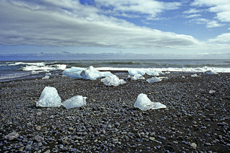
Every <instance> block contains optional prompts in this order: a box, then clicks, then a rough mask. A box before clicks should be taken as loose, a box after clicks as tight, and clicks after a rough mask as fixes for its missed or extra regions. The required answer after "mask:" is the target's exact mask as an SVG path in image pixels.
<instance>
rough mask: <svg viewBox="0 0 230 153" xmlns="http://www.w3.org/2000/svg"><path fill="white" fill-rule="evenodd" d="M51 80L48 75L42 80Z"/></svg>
mask: <svg viewBox="0 0 230 153" xmlns="http://www.w3.org/2000/svg"><path fill="white" fill-rule="evenodd" d="M49 78H50V76H48V75H46V76H44V77H43V78H42V79H43V80H46V79H49Z"/></svg>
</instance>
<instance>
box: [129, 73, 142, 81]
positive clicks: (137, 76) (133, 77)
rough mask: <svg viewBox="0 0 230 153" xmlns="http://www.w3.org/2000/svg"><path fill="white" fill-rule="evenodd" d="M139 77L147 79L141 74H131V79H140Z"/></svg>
mask: <svg viewBox="0 0 230 153" xmlns="http://www.w3.org/2000/svg"><path fill="white" fill-rule="evenodd" d="M139 79H145V78H144V77H143V76H142V75H141V74H135V75H134V76H131V80H139Z"/></svg>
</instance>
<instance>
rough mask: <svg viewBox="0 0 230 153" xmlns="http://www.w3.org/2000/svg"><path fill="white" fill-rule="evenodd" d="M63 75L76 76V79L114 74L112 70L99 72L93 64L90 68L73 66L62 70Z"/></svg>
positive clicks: (90, 78) (93, 78)
mask: <svg viewBox="0 0 230 153" xmlns="http://www.w3.org/2000/svg"><path fill="white" fill-rule="evenodd" d="M62 74H63V75H65V76H68V77H71V78H76V79H81V78H82V79H87V80H96V79H97V78H102V77H107V76H111V75H113V74H112V73H111V72H99V71H98V70H96V69H95V68H94V67H93V66H89V67H88V68H86V69H85V68H77V67H72V68H70V69H65V70H64V71H63V72H62Z"/></svg>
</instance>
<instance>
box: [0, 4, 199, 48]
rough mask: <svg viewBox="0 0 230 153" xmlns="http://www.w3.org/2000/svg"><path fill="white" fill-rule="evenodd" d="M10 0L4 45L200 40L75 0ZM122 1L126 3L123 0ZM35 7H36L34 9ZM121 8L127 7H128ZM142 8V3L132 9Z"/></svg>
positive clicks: (149, 44) (175, 44) (1, 31)
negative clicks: (110, 14) (102, 12)
mask: <svg viewBox="0 0 230 153" xmlns="http://www.w3.org/2000/svg"><path fill="white" fill-rule="evenodd" d="M10 2H11V3H9V1H7V0H1V5H0V20H1V24H0V44H1V45H32V46H94V47H114V48H156V47H158V48H159V47H160V48H188V47H189V46H193V45H196V44H197V43H199V42H198V41H197V40H196V39H195V38H193V37H192V36H188V35H179V34H175V33H172V32H163V31H159V30H155V29H150V28H146V27H138V26H135V25H134V24H131V23H128V22H126V21H124V20H119V19H116V18H113V17H107V16H104V15H100V10H98V9H97V8H95V7H93V6H89V5H82V4H80V3H77V2H75V1H73V0H65V1H64V0H62V1H54V0H43V1H30V3H27V1H23V0H20V1H19V0H18V1H17V2H18V3H17V4H15V3H12V2H15V1H10ZM19 2H20V3H19ZM95 2H97V1H95ZM101 2H102V1H101ZM118 2H120V3H122V4H124V3H123V1H118ZM138 2H139V1H138ZM138 2H137V1H136V3H138ZM148 2H150V1H148ZM154 2H155V1H154ZM44 3H46V5H43V4H44ZM105 3H106V2H105ZM110 3H112V2H110ZM130 3H131V1H130ZM107 4H109V3H108V2H107ZM132 4H133V3H132ZM138 4H139V3H138ZM144 4H145V5H147V3H144ZM153 4H155V3H153ZM114 5H115V4H114ZM160 5H162V3H160ZM167 5H170V6H171V5H172V7H168V9H169V8H171V9H172V8H175V7H176V6H177V5H175V6H174V3H172V4H171V3H169V4H167ZM25 6H26V7H25ZM35 6H36V10H34V9H31V8H34V7H35ZM156 6H158V3H156ZM156 6H154V7H156ZM162 6H164V7H166V6H165V5H162ZM141 7H143V6H141ZM164 7H163V8H164ZM159 8H161V7H159ZM117 9H118V8H117ZM121 9H124V10H126V7H125V6H123V8H121ZM164 9H166V8H164ZM138 10H140V8H139V6H138V5H137V6H135V5H134V6H133V7H131V9H130V11H138ZM150 10H151V9H149V11H150ZM160 10H162V9H160ZM147 12H148V11H147ZM150 12H151V11H150ZM152 15H154V12H152Z"/></svg>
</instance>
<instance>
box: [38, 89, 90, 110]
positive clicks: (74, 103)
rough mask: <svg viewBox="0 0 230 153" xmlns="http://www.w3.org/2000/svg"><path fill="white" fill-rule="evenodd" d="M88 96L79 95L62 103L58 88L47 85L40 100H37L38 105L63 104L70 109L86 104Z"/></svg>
mask: <svg viewBox="0 0 230 153" xmlns="http://www.w3.org/2000/svg"><path fill="white" fill-rule="evenodd" d="M86 98H87V97H83V96H81V95H77V96H74V97H72V98H70V99H67V100H66V101H64V102H63V103H62V102H61V97H60V96H59V95H58V92H57V89H56V88H54V87H45V88H44V89H43V91H42V94H41V96H40V98H39V100H38V101H37V102H36V107H60V106H61V105H63V106H64V107H65V108H66V109H70V108H74V107H81V106H84V105H86Z"/></svg>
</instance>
